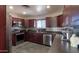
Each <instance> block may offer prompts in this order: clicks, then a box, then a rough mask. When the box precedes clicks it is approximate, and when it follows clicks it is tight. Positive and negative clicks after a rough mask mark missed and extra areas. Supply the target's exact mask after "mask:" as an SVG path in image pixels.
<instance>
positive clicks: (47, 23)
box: [46, 17, 51, 27]
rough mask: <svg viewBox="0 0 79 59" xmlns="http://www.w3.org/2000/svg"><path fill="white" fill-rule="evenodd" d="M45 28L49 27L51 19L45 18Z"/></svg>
mask: <svg viewBox="0 0 79 59" xmlns="http://www.w3.org/2000/svg"><path fill="white" fill-rule="evenodd" d="M46 27H51V17H46Z"/></svg>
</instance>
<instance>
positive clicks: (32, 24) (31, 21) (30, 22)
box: [29, 19, 34, 28]
mask: <svg viewBox="0 0 79 59" xmlns="http://www.w3.org/2000/svg"><path fill="white" fill-rule="evenodd" d="M31 27H34V20H33V19H32V20H29V28H31Z"/></svg>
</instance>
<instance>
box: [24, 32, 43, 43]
mask: <svg viewBox="0 0 79 59" xmlns="http://www.w3.org/2000/svg"><path fill="white" fill-rule="evenodd" d="M25 40H26V41H29V42H33V43H38V44H43V33H32V32H27V33H26V39H25Z"/></svg>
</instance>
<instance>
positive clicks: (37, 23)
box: [35, 20, 46, 28]
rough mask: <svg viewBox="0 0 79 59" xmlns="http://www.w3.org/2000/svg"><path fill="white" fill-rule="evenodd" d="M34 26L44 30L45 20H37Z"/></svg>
mask: <svg viewBox="0 0 79 59" xmlns="http://www.w3.org/2000/svg"><path fill="white" fill-rule="evenodd" d="M35 26H36V28H46V20H37V21H36V22H35Z"/></svg>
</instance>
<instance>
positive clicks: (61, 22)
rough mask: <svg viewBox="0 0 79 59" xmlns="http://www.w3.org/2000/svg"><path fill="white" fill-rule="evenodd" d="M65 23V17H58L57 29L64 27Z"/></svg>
mask: <svg viewBox="0 0 79 59" xmlns="http://www.w3.org/2000/svg"><path fill="white" fill-rule="evenodd" d="M63 22H64V21H63V15H59V16H57V27H62V25H63Z"/></svg>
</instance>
